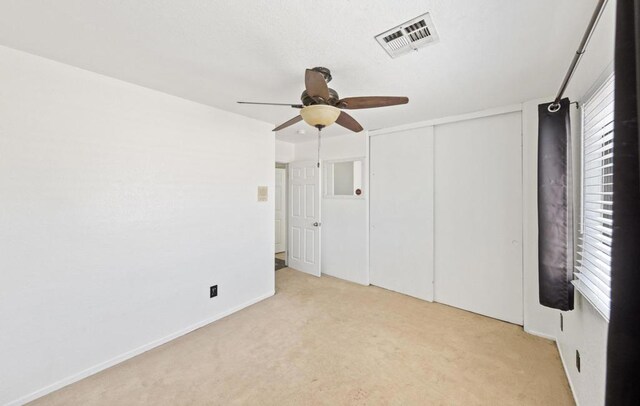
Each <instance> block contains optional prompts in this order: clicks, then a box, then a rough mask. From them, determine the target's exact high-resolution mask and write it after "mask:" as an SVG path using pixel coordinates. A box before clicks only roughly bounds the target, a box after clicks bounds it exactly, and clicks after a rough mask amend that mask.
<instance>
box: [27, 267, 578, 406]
mask: <svg viewBox="0 0 640 406" xmlns="http://www.w3.org/2000/svg"><path fill="white" fill-rule="evenodd" d="M35 404H42V405H229V404H235V405H365V404H366V405H572V404H573V400H572V397H571V392H570V390H569V386H568V383H567V380H566V377H565V375H564V372H563V370H562V365H561V364H560V359H559V356H558V352H557V350H556V346H555V344H554V343H552V342H551V341H547V340H544V339H542V338H539V337H534V336H531V335H528V334H526V333H524V332H523V331H522V328H521V327H518V326H515V325H511V324H508V323H503V322H500V321H497V320H493V319H490V318H486V317H482V316H479V315H476V314H473V313H469V312H465V311H462V310H457V309H454V308H452V307H448V306H444V305H440V304H435V303H427V302H424V301H421V300H418V299H413V298H410V297H408V296H403V295H400V294H397V293H394V292H390V291H387V290H384V289H380V288H375V287H364V286H359V285H356V284H352V283H348V282H344V281H341V280H339V279H335V278H331V277H327V276H323V277H322V278H315V277H313V276H309V275H306V274H303V273H300V272H297V271H293V270H291V269H289V268H285V269H282V270H280V271H278V272H277V273H276V295H275V296H274V297H272V298H269V299H267V300H265V301H262V302H260V303H258V304H256V305H253V306H251V307H249V308H247V309H244V310H242V311H240V312H238V313H235V314H233V315H231V316H229V317H226V318H224V319H222V320H219V321H217V322H215V323H212V324H210V325H208V326H206V327H204V328H201V329H199V330H197V331H195V332H193V333H191V334H188V335H186V336H183V337H181V338H179V339H177V340H174V341H172V342H170V343H168V344H165V345H163V346H161V347H159V348H156V349H154V350H151V351H149V352H146V353H144V354H142V355H140V356H137V357H135V358H133V359H131V360H129V361H126V362H124V363H122V364H119V365H117V366H115V367H112V368H110V369H108V370H106V371H103V372H101V373H99V374H96V375H94V376H91V377H89V378H87V379H85V380H82V381H80V382H78V383H76V384H74V385H71V386H68V387H66V388H63V389H61V390H59V391H57V392H55V393H53V394H51V395H49V396H46V397H44V398H41V399H39V400H38V401H36V402H35Z"/></svg>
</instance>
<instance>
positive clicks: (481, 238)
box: [435, 112, 523, 324]
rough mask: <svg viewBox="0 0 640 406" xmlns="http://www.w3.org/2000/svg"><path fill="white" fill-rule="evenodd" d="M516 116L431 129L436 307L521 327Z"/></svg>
mask: <svg viewBox="0 0 640 406" xmlns="http://www.w3.org/2000/svg"><path fill="white" fill-rule="evenodd" d="M521 121H522V118H521V113H520V112H516V113H509V114H502V115H497V116H491V117H484V118H478V119H473V120H467V121H461V122H457V123H451V124H444V125H439V126H436V127H435V149H436V160H435V162H436V163H435V173H436V178H435V218H436V222H435V241H436V244H435V300H436V301H437V302H441V303H445V304H448V305H451V306H455V307H459V308H462V309H466V310H470V311H472V312H475V313H480V314H484V315H486V316H490V317H494V318H497V319H501V320H505V321H508V322H512V323H516V324H522V317H523V316H522V245H521V238H522V146H521V144H522V143H521V141H522V130H521V128H522V127H521Z"/></svg>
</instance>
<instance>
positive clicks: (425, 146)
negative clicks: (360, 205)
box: [369, 127, 434, 301]
mask: <svg viewBox="0 0 640 406" xmlns="http://www.w3.org/2000/svg"><path fill="white" fill-rule="evenodd" d="M433 153H434V149H433V127H423V128H418V129H413V130H407V131H402V132H396V133H391V134H382V135H376V136H373V137H371V139H370V168H371V170H370V181H369V182H370V185H369V189H370V195H369V202H370V203H369V210H370V237H369V238H370V242H369V244H370V245H369V247H370V249H369V252H370V254H369V258H370V276H369V278H370V283H371V284H372V285H376V286H380V287H383V288H385V289H390V290H394V291H396V292H400V293H404V294H407V295H411V296H414V297H417V298H420V299H424V300H429V301H432V300H433V252H434V251H433V230H434V228H433V227H434V225H433Z"/></svg>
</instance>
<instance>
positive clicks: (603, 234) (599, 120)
mask: <svg viewBox="0 0 640 406" xmlns="http://www.w3.org/2000/svg"><path fill="white" fill-rule="evenodd" d="M613 90H614V77H613V75H611V76H610V77H609V78H608V79H607V80H606V81H605V83H603V84H602V86H600V87H599V88H598V90H597V91H596V92H595V93H594V94H593V96H591V97H590V98H589V100H587V101H586V102H585V103H584V105H583V109H582V222H581V227H580V231H581V233H580V234H581V236H580V241H579V243H578V258H577V261H576V271H577V272H576V273H575V276H576V280H574V281H573V283H574V285H575V286H576V289H577V290H578V291H579V292H580V293H581V294H582V295H583V296H584V297H585V298H586V299H587V300H588V301H589V302H591V304H592V305H593V306H594V307H595V308H596V309H597V310H598V311H599V312H600V313H601V314H602V315H603V316H604V317H605V318H606V319H607V320H609V311H610V306H611V232H612V228H613V198H614V196H613V187H612V181H613V179H612V178H613V176H612V175H613V170H614V168H613V131H614V129H613V104H614V92H613Z"/></svg>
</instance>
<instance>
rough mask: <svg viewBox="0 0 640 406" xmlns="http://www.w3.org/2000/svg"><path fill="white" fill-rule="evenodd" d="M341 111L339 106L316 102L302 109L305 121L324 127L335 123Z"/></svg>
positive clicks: (313, 125) (311, 124)
mask: <svg viewBox="0 0 640 406" xmlns="http://www.w3.org/2000/svg"><path fill="white" fill-rule="evenodd" d="M340 113H341V112H340V109H339V108H337V107H333V106H329V105H327V104H314V105H311V106H306V107H304V108H303V109H302V110H300V115H301V116H302V119H303V120H304V121H305V123H307V124H309V125H310V126H312V127H316V128H317V127H320V128H324V127H327V126H330V125H331V124H333V123H335V122H336V120H337V119H338V116H339V115H340Z"/></svg>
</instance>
